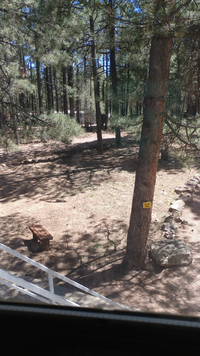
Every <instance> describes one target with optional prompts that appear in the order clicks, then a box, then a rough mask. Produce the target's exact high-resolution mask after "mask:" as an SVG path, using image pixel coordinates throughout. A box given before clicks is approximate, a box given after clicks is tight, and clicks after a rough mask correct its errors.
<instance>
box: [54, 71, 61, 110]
mask: <svg viewBox="0 0 200 356" xmlns="http://www.w3.org/2000/svg"><path fill="white" fill-rule="evenodd" d="M53 77H54V87H55V95H56V111H57V112H59V111H60V110H59V96H58V84H57V73H56V69H54V70H53Z"/></svg>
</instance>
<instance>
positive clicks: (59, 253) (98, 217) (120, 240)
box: [0, 133, 200, 316]
mask: <svg viewBox="0 0 200 356" xmlns="http://www.w3.org/2000/svg"><path fill="white" fill-rule="evenodd" d="M94 140H96V134H94V133H87V134H85V135H83V136H82V137H79V138H76V139H75V140H73V142H72V144H71V145H70V147H66V146H64V145H56V144H55V143H53V142H52V143H48V144H41V143H37V144H29V145H26V146H22V147H21V148H20V152H17V153H14V154H12V155H7V154H5V153H4V152H3V151H0V189H1V193H0V194H1V195H0V198H1V210H0V224H1V225H0V228H1V234H0V242H2V243H4V244H6V245H8V246H10V247H11V248H14V249H16V250H17V251H19V252H21V253H23V254H24V255H26V256H28V257H30V258H32V259H34V260H36V261H38V262H40V263H42V264H44V265H46V266H48V267H50V268H52V269H54V270H56V271H57V272H60V273H62V274H64V275H66V276H68V277H69V278H72V279H74V280H76V281H79V282H80V283H82V284H83V285H86V286H87V287H89V288H91V289H94V290H95V291H97V292H99V293H101V294H103V295H105V296H107V297H108V298H110V299H113V300H115V301H117V302H120V303H123V304H126V305H128V306H131V307H134V308H138V309H140V310H142V311H150V312H164V313H173V314H185V315H195V316H197V315H198V316H199V315H200V308H199V300H198V299H199V293H200V273H199V272H200V264H199V262H200V261H199V259H200V255H199V247H200V242H199V233H200V227H199V226H200V225H199V216H200V196H199V195H200V193H199V191H198V190H197V192H196V194H195V197H194V199H193V202H192V203H190V206H187V207H186V208H185V210H184V213H183V214H184V219H185V220H187V221H188V224H187V225H184V226H183V225H180V226H179V231H178V237H177V238H179V239H183V240H184V241H185V242H186V243H187V245H188V246H189V248H190V249H191V252H192V253H193V257H194V259H193V263H192V264H191V265H190V266H188V267H181V268H173V269H172V268H171V269H162V268H160V267H157V266H155V265H154V264H153V262H152V261H151V260H149V262H148V263H147V269H146V270H145V271H131V272H130V273H128V274H124V273H123V272H122V271H121V268H120V263H121V262H122V260H123V257H124V253H125V246H126V236H127V229H128V225H129V217H130V210H131V202H132V194H133V188H134V176H135V169H136V160H137V154H138V141H137V140H134V139H133V138H132V137H131V136H129V135H124V137H123V139H122V146H121V147H120V148H117V147H115V145H114V141H115V140H114V135H113V134H109V133H104V142H105V151H104V154H103V155H102V156H98V155H97V153H96V149H95V145H96V144H95V142H94ZM197 173H198V164H195V165H193V167H191V168H184V169H183V168H182V166H181V162H180V161H178V160H175V159H171V160H169V161H168V162H163V161H160V162H159V168H158V173H157V183H156V191H155V197H154V205H153V215H152V225H151V231H150V236H149V244H150V243H151V242H152V241H156V240H158V239H161V238H162V231H161V226H162V223H163V220H164V217H165V216H166V213H167V211H168V208H169V205H170V203H171V202H172V201H174V200H175V199H176V198H177V196H176V193H175V192H174V189H175V187H177V186H179V185H182V184H184V183H185V182H187V181H188V180H189V179H190V178H191V177H193V176H194V175H195V174H197ZM33 223H39V224H42V225H43V226H44V227H45V228H46V229H47V230H48V231H49V232H50V233H51V234H52V235H53V237H54V239H53V241H52V242H51V249H50V250H49V251H44V252H40V253H33V252H31V251H29V250H28V248H27V246H26V245H27V244H26V245H25V243H24V240H26V241H29V240H31V239H32V234H31V232H30V230H29V228H28V227H29V225H31V224H33ZM0 268H5V269H7V270H12V271H18V270H20V268H23V266H22V264H21V262H16V261H14V259H12V258H9V259H7V258H5V255H4V254H3V253H1V255H0ZM34 273H35V272H34V271H33V269H32V267H30V268H28V269H26V274H27V275H30V276H32V275H33V274H34ZM34 277H35V278H40V274H39V272H38V273H36V274H35V275H34Z"/></svg>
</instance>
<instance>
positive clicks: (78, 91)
mask: <svg viewBox="0 0 200 356" xmlns="http://www.w3.org/2000/svg"><path fill="white" fill-rule="evenodd" d="M76 83H77V84H76V86H77V97H76V121H77V122H78V123H79V124H80V106H81V105H80V104H81V103H80V80H79V67H78V65H77V66H76Z"/></svg>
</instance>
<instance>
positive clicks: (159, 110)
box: [124, 35, 172, 269]
mask: <svg viewBox="0 0 200 356" xmlns="http://www.w3.org/2000/svg"><path fill="white" fill-rule="evenodd" d="M171 45H172V38H171V37H160V36H156V35H155V36H154V37H153V38H152V42H151V51H150V66H149V79H148V85H147V93H146V96H145V111H144V120H143V127H142V134H141V141H140V151H139V157H138V166H137V170H136V180H135V189H134V195H133V202H132V211H131V217H130V225H129V231H128V236H127V248H126V255H125V259H124V265H125V267H126V268H128V269H132V268H136V269H141V268H143V266H144V262H145V259H146V255H147V239H148V234H149V227H150V223H151V213H152V203H153V196H154V188H155V182H156V172H157V165H158V157H159V151H160V143H161V138H162V127H163V119H164V115H163V114H164V111H165V105H166V96H167V85H168V77H169V68H170V57H171ZM145 203H146V204H145Z"/></svg>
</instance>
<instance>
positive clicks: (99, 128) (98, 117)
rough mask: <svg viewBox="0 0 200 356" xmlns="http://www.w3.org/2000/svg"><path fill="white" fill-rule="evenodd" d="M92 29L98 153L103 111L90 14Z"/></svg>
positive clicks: (100, 143)
mask: <svg viewBox="0 0 200 356" xmlns="http://www.w3.org/2000/svg"><path fill="white" fill-rule="evenodd" d="M90 31H91V34H92V41H91V42H92V43H91V52H92V68H93V81H94V97H95V109H96V121H97V151H98V154H102V153H103V142H102V131H101V111H100V95H99V80H98V79H99V78H98V73H97V65H96V48H95V40H94V20H93V17H92V16H90Z"/></svg>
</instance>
